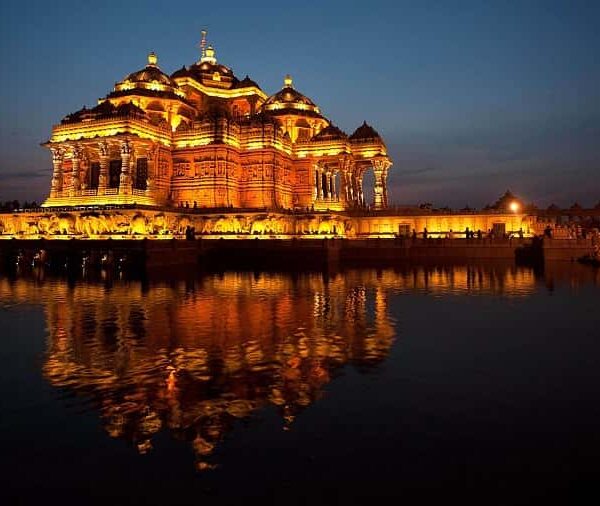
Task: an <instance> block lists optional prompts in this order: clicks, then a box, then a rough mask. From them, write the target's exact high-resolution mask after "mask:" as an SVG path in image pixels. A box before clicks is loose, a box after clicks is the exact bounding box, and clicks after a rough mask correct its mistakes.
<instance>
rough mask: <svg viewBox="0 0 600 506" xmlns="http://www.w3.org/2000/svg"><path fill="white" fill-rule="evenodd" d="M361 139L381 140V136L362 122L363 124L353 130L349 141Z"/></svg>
mask: <svg viewBox="0 0 600 506" xmlns="http://www.w3.org/2000/svg"><path fill="white" fill-rule="evenodd" d="M363 139H381V136H380V135H379V134H378V133H377V130H375V129H374V128H373V127H372V126H371V125H369V124H368V123H367V122H366V121H363V124H362V125H360V126H359V127H358V128H357V129H356V130H354V133H353V134H352V135H351V136H350V140H363Z"/></svg>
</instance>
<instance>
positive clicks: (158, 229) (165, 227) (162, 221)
mask: <svg viewBox="0 0 600 506" xmlns="http://www.w3.org/2000/svg"><path fill="white" fill-rule="evenodd" d="M170 221H171V220H169V218H168V217H167V216H165V215H164V214H163V213H160V214H157V215H156V216H154V218H153V219H152V223H151V225H150V227H149V228H150V233H152V234H160V235H165V234H168V233H169V232H170V227H169V225H170Z"/></svg>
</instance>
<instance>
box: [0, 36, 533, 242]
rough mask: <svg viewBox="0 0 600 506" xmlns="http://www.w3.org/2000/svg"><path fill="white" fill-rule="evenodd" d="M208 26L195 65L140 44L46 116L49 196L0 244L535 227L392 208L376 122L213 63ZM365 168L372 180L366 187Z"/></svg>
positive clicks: (11, 222) (11, 218) (507, 213)
mask: <svg viewBox="0 0 600 506" xmlns="http://www.w3.org/2000/svg"><path fill="white" fill-rule="evenodd" d="M205 35H206V33H205V32H203V38H202V42H201V53H200V58H199V59H198V61H197V62H195V63H192V64H191V65H189V66H183V67H181V68H180V69H179V70H177V71H175V72H174V73H172V74H171V75H168V74H167V73H165V72H163V71H162V70H161V68H160V66H159V62H158V57H157V56H156V54H154V53H150V54H149V55H148V60H147V63H146V66H145V67H144V68H142V69H141V70H138V71H135V72H132V73H131V74H129V75H127V76H126V77H125V78H124V79H122V80H121V81H119V82H117V83H116V84H115V86H114V89H113V90H112V91H111V92H110V93H108V94H107V95H106V96H105V97H104V98H101V99H99V100H98V104H97V105H96V106H94V107H91V108H87V107H84V108H82V109H80V110H79V111H76V112H73V113H71V114H68V115H67V116H65V117H64V118H63V119H62V121H61V122H60V123H59V124H57V125H55V126H54V127H53V128H52V134H51V136H50V139H49V140H48V141H47V142H45V143H44V144H43V146H45V147H47V148H48V149H49V150H50V151H51V153H52V166H53V169H52V177H51V183H50V191H49V195H48V198H47V199H46V200H45V202H44V203H43V206H42V208H39V209H33V210H27V211H26V212H23V211H22V210H21V211H19V212H13V213H11V212H9V213H2V214H0V239H7V238H12V237H19V238H33V239H36V238H56V239H58V238H65V237H77V238H84V239H94V238H101V237H114V238H128V237H129V238H132V237H133V238H142V237H147V238H156V239H158V238H169V237H181V236H183V234H184V233H185V232H186V231H188V230H193V231H194V233H195V234H196V235H200V234H201V235H205V236H206V237H210V238H217V237H228V238H243V237H245V236H253V237H254V236H262V237H264V238H285V237H305V238H310V237H319V238H323V237H345V238H355V237H365V238H368V237H395V236H407V235H410V234H415V233H419V234H420V233H422V232H425V233H428V234H429V237H446V236H448V234H450V235H452V231H454V232H457V231H464V230H465V229H466V228H470V230H474V231H475V230H481V231H483V232H486V231H492V230H495V231H497V232H498V233H501V234H503V233H505V232H507V233H510V232H511V231H512V232H513V233H514V232H515V231H520V230H522V231H523V232H524V233H525V234H529V233H530V232H532V231H533V229H532V228H533V224H532V222H531V221H528V217H526V216H525V215H523V214H521V213H520V212H515V211H514V210H508V209H505V210H504V212H494V213H480V214H475V213H473V212H468V213H456V212H454V213H452V212H448V213H440V212H432V211H431V210H423V209H419V208H416V207H412V208H410V207H408V208H407V207H405V208H400V209H399V208H396V209H391V208H390V207H389V206H388V202H389V199H388V171H389V170H390V167H391V166H392V161H391V159H390V157H389V156H388V154H387V148H386V145H385V143H384V141H383V139H382V138H381V136H380V135H379V134H378V132H377V131H376V130H375V129H374V128H373V127H371V126H370V125H368V124H367V123H366V122H364V123H363V124H362V125H360V126H358V127H357V128H356V129H355V130H354V131H353V132H352V133H351V134H350V135H348V134H346V133H345V132H344V131H342V130H341V129H340V128H338V127H337V126H335V125H334V124H333V123H332V122H331V121H330V120H329V119H328V118H327V117H326V116H325V115H324V114H323V113H322V111H321V109H320V108H319V107H318V106H317V105H316V104H315V102H313V101H312V100H311V99H310V98H308V97H307V96H305V95H303V94H302V93H301V92H300V91H298V90H297V89H296V87H295V85H294V82H293V81H292V78H291V77H290V76H286V77H285V79H284V82H283V87H282V88H281V89H280V90H279V91H277V92H276V93H275V94H273V95H271V96H268V95H267V94H266V93H265V92H264V91H263V90H262V89H261V88H260V86H259V85H258V84H257V83H256V82H254V81H253V80H252V79H250V78H249V77H248V76H246V77H244V78H243V79H240V78H239V77H237V76H236V75H235V74H234V73H233V71H232V70H231V69H230V68H229V67H227V66H226V65H223V64H221V63H220V62H219V61H218V60H217V57H216V51H215V49H214V48H213V47H212V46H208V45H207V44H206V38H205ZM367 172H369V173H370V174H371V175H370V177H369V178H368V179H369V180H371V181H373V187H372V188H363V181H364V180H365V179H366V178H365V174H366V173H367ZM49 175H50V171H49ZM366 195H368V196H369V198H368V199H367V198H366ZM371 196H372V198H371Z"/></svg>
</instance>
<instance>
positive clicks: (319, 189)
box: [315, 166, 322, 200]
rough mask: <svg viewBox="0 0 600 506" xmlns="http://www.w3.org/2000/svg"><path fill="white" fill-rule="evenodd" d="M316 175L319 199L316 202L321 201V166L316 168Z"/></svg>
mask: <svg viewBox="0 0 600 506" xmlns="http://www.w3.org/2000/svg"><path fill="white" fill-rule="evenodd" d="M315 174H316V178H317V198H316V200H321V195H322V194H321V169H320V168H319V166H316V167H315Z"/></svg>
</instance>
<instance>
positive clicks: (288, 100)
mask: <svg viewBox="0 0 600 506" xmlns="http://www.w3.org/2000/svg"><path fill="white" fill-rule="evenodd" d="M263 109H264V110H265V111H269V112H271V113H274V112H275V113H276V112H279V111H281V112H290V110H294V111H296V112H297V113H298V112H303V111H305V112H308V113H309V114H308V115H314V113H316V114H317V115H319V116H320V114H321V111H319V108H318V107H317V105H316V104H315V103H314V102H313V101H312V100H311V99H310V98H308V97H307V96H305V95H303V94H302V93H300V92H299V91H297V90H295V89H294V87H293V86H292V78H291V77H290V76H289V75H288V76H286V77H285V79H284V85H283V88H282V89H281V90H280V91H278V92H277V93H275V94H274V95H271V96H270V97H269V98H268V99H267V101H266V102H265V103H264V104H263ZM310 113H313V114H310Z"/></svg>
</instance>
